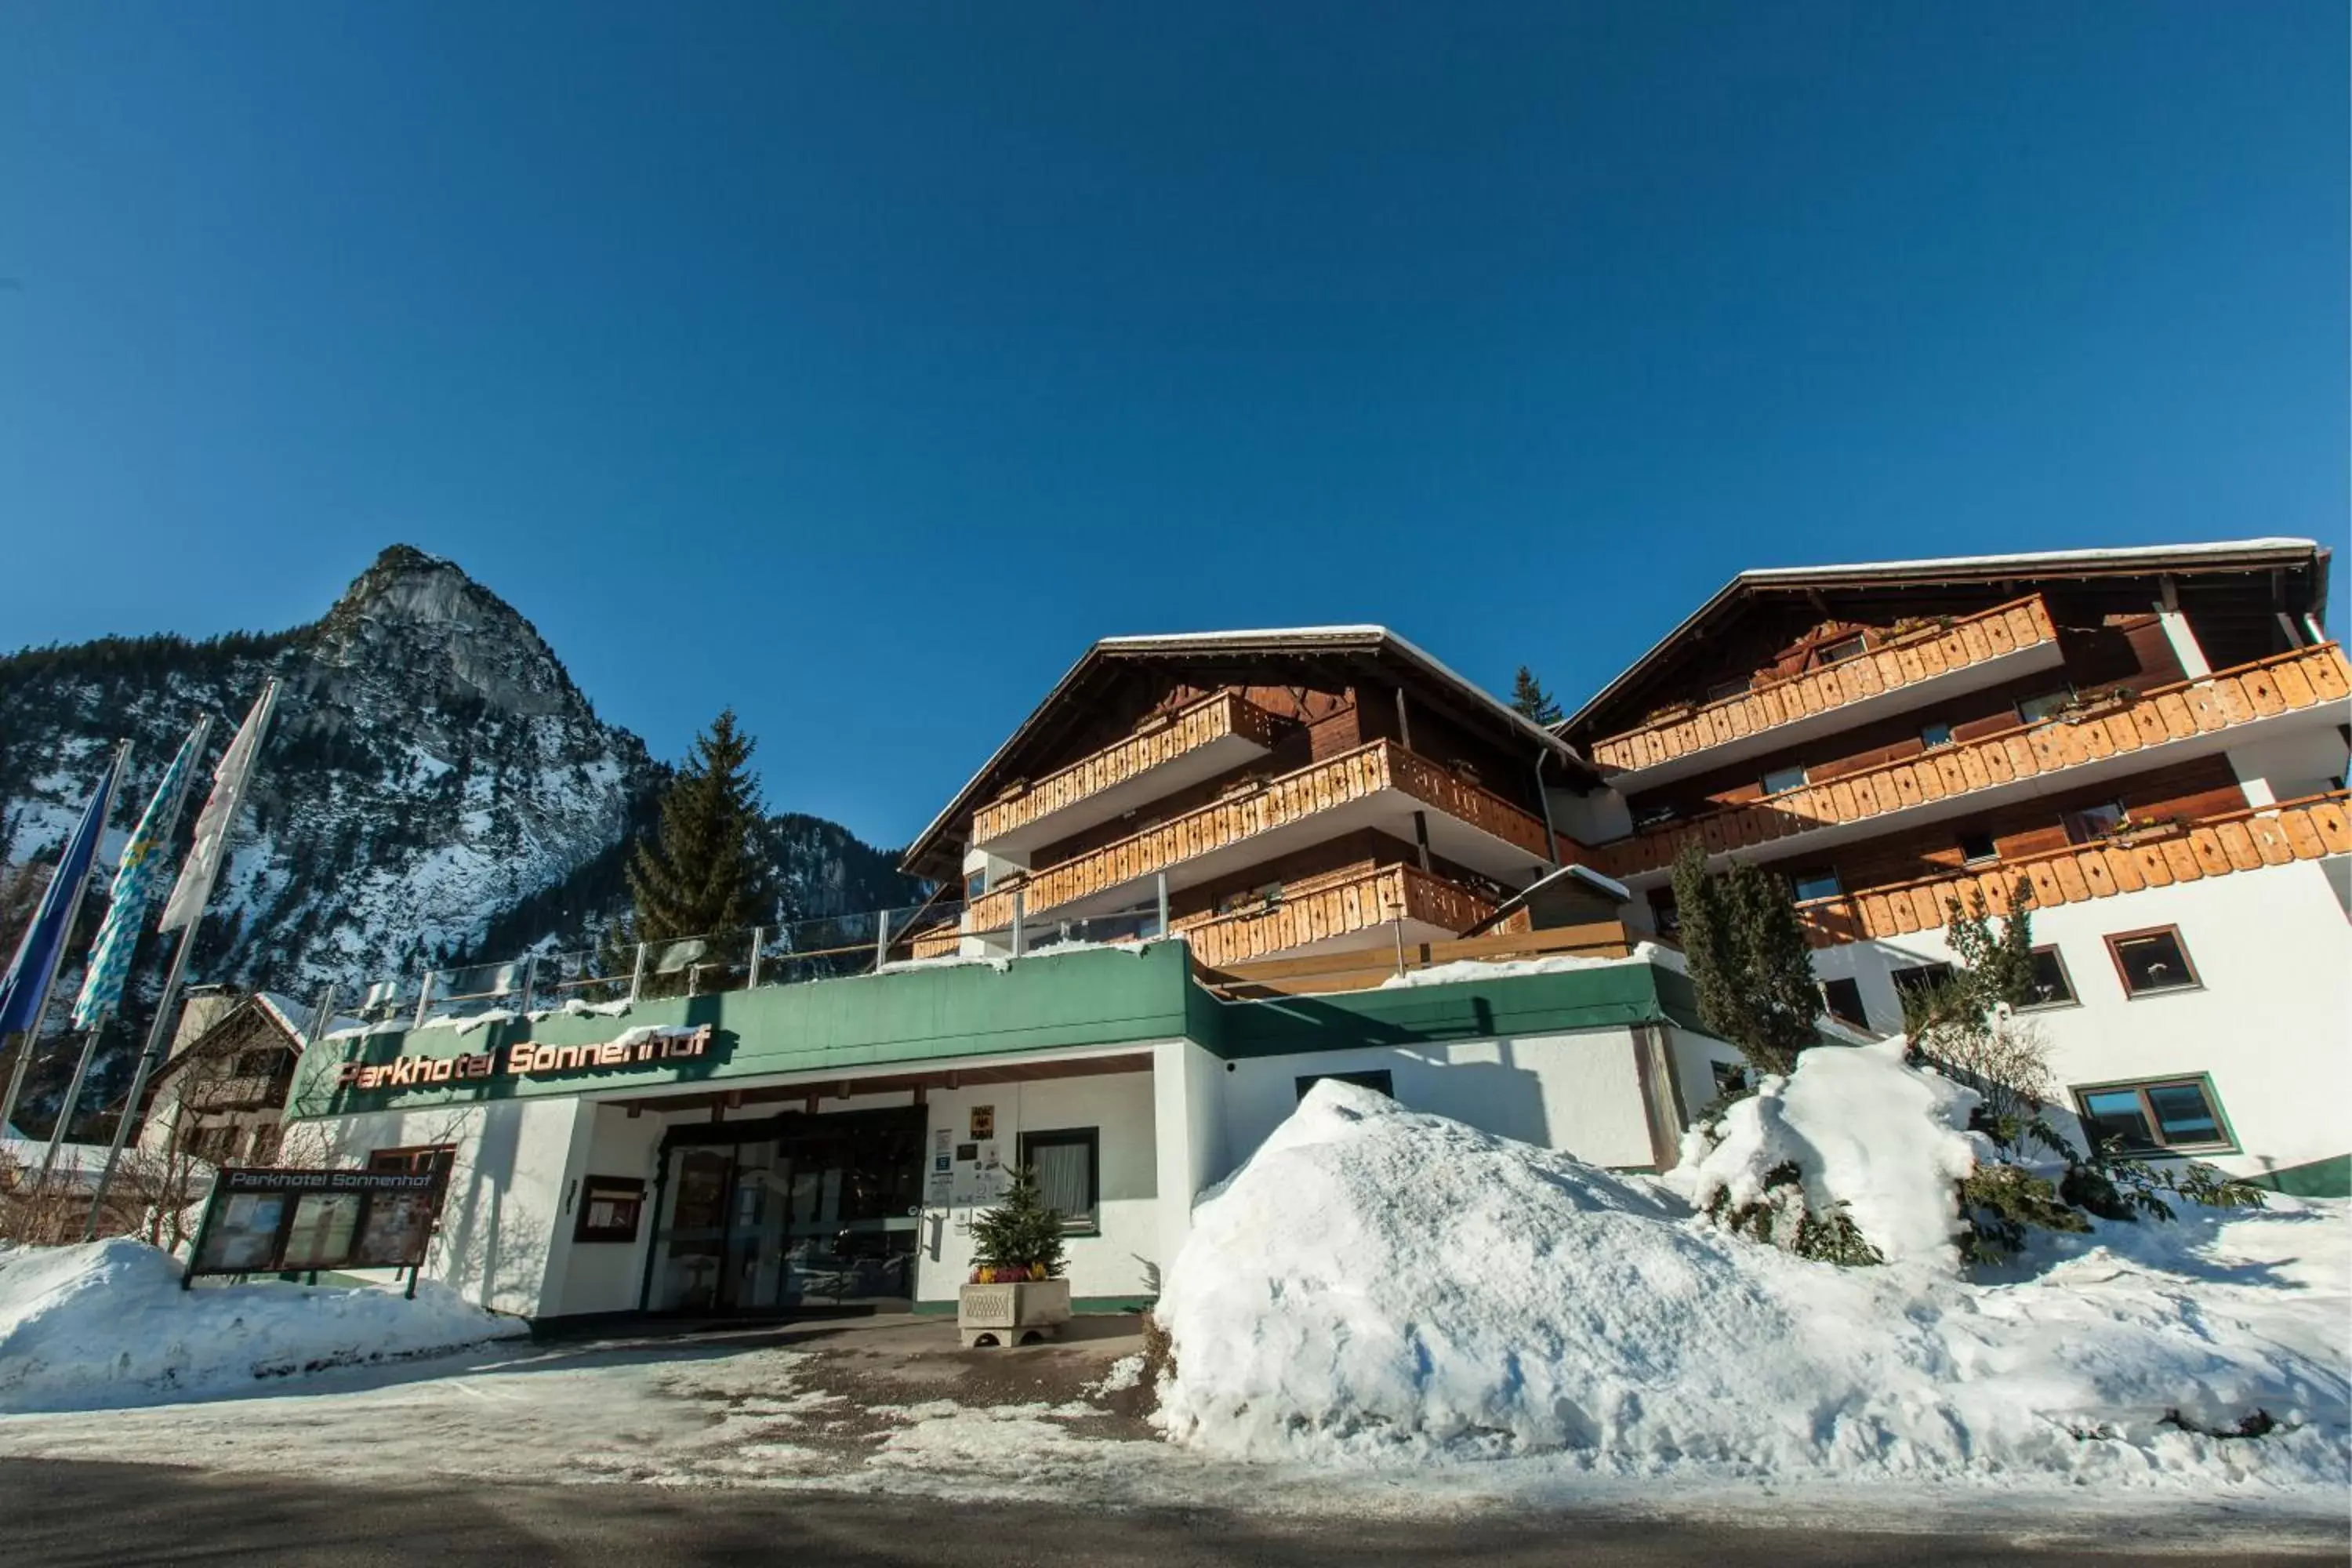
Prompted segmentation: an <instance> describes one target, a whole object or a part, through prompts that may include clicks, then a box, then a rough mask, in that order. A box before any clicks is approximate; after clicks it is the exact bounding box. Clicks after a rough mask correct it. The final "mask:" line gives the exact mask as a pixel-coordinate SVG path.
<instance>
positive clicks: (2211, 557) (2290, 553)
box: [1557, 536, 2328, 735]
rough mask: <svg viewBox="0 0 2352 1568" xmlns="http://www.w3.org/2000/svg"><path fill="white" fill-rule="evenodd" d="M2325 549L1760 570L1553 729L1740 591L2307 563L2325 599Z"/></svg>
mask: <svg viewBox="0 0 2352 1568" xmlns="http://www.w3.org/2000/svg"><path fill="white" fill-rule="evenodd" d="M2327 560H2328V552H2327V551H2326V550H2324V549H2322V548H2321V547H2320V544H2319V542H2318V541H2316V540H2312V539H2295V538H2291V537H2284V536H2277V537H2263V538H2260V539H2220V540H2207V541H2203V542H2197V543H2189V544H2147V545H2135V546H2116V547H2106V548H2100V549H2094V550H2032V551H2021V552H2012V553H2009V554H2001V555H1942V556H1928V557H1924V558H1921V559H1918V560H1912V561H1866V562H1858V563H1852V564H1848V565H1842V566H1766V567H1757V568H1751V569H1750V570H1748V571H1746V572H1742V573H1740V574H1738V576H1736V577H1734V578H1732V579H1731V581H1730V582H1728V583H1727V584H1724V585H1723V586H1722V587H1721V588H1720V589H1718V590H1717V592H1716V593H1715V595H1713V596H1712V597H1710V598H1709V599H1708V600H1707V601H1706V603H1705V604H1703V605H1700V606H1699V607H1698V608H1697V609H1696V610H1693V611H1692V612H1691V613H1690V614H1689V615H1688V616H1685V617H1684V618H1683V620H1682V623H1681V624H1680V625H1679V626H1675V629H1674V630H1672V631H1670V632H1668V633H1667V634H1666V635H1665V636H1664V637H1660V638H1659V639H1658V640H1657V641H1656V642H1655V643H1654V644H1652V645H1651V646H1650V647H1649V648H1648V650H1647V651H1645V652H1644V653H1643V655H1642V656H1641V658H1637V659H1635V660H1633V663H1631V664H1629V665H1627V666H1626V667H1625V668H1624V669H1623V670H1622V671H1620V672H1619V673H1618V675H1617V676H1616V677H1615V678H1614V679H1612V680H1611V681H1610V682H1609V683H1608V684H1607V685H1605V686H1603V687H1602V688H1601V689H1600V690H1598V691H1596V692H1594V693H1593V694H1592V695H1591V697H1590V698H1588V699H1587V700H1585V703H1584V705H1583V706H1582V707H1580V708H1579V709H1578V710H1576V711H1575V712H1573V713H1571V714H1570V715H1569V716H1568V717H1567V718H1566V719H1564V720H1562V721H1560V722H1559V725H1558V726H1557V728H1558V729H1559V732H1560V733H1561V734H1563V735H1564V734H1568V733H1570V732H1571V731H1574V730H1575V729H1576V727H1577V726H1578V725H1580V724H1581V723H1583V722H1584V721H1585V720H1586V719H1587V718H1589V717H1590V716H1591V714H1592V713H1593V711H1594V710H1597V709H1599V708H1600V707H1601V705H1602V704H1603V703H1605V702H1607V701H1608V700H1610V699H1611V698H1612V697H1615V696H1616V695H1617V694H1618V693H1619V692H1621V691H1622V690H1624V689H1625V688H1626V687H1628V686H1630V685H1631V684H1633V681H1635V680H1636V679H1639V678H1640V677H1641V676H1642V675H1643V673H1645V672H1646V671H1647V670H1649V669H1650V668H1651V667H1652V666H1654V664H1656V663H1657V661H1658V659H1659V658H1661V657H1662V656H1663V655H1664V653H1665V652H1666V651H1667V650H1668V649H1670V648H1672V647H1675V646H1676V645H1677V644H1679V643H1681V642H1682V641H1683V640H1684V639H1685V637H1689V636H1690V635H1691V633H1692V632H1694V631H1695V630H1696V629H1697V628H1698V627H1700V626H1704V625H1706V623H1707V622H1708V621H1710V620H1712V619H1713V618H1714V617H1715V616H1717V614H1719V613H1720V612H1721V611H1722V610H1723V609H1724V608H1725V607H1726V606H1727V605H1730V604H1731V603H1732V602H1733V601H1735V600H1737V599H1738V598H1739V597H1740V595H1742V594H1744V593H1746V592H1747V591H1748V590H1751V589H1756V588H1773V589H1780V590H1783V591H1785V590H1787V589H1790V588H1792V587H1805V588H1815V589H1830V588H1864V587H1871V586H1892V585H1897V584H1917V585H1921V586H1932V585H1936V584H1945V583H1951V584H1962V583H1983V582H1990V581H1998V580H2000V579H2002V578H2007V577H2033V576H2042V575H2046V576H2064V575H2098V576H2105V575H2111V574H2127V573H2143V572H2165V571H2168V570H2178V571H2180V572H2184V573H2193V572H2200V571H2201V572H2217V571H2222V570H2231V569H2236V570H2245V569H2252V568H2260V567H2282V566H2290V565H2309V566H2310V567H2311V568H2312V569H2313V574H2314V580H2313V596H2314V598H2315V600H2316V601H2318V602H2321V603H2324V602H2325V601H2326V570H2327Z"/></svg>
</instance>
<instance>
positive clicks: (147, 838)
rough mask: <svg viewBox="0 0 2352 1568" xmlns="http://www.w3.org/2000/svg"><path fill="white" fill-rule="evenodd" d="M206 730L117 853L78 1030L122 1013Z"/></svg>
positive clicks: (202, 725) (191, 737)
mask: <svg viewBox="0 0 2352 1568" xmlns="http://www.w3.org/2000/svg"><path fill="white" fill-rule="evenodd" d="M211 728H212V720H211V719H210V718H209V717H206V718H203V719H199V720H197V721H196V727H195V728H194V730H191V731H188V738H187V740H185V741H184V742H181V745H180V754H179V755H178V756H176V757H173V759H172V765H171V766H170V767H168V768H166V769H164V770H163V783H162V784H157V785H156V786H155V798H154V799H152V800H151V801H149V802H148V803H147V809H146V810H145V811H144V812H142V813H141V814H140V817H139V826H136V827H134V828H132V829H131V842H129V843H128V844H126V845H124V846H123V847H122V860H121V864H120V865H118V866H117V867H116V868H115V870H114V891H113V901H112V903H111V905H110V907H109V908H108V910H107V911H106V923H105V924H104V925H102V926H100V928H99V932H98V942H97V943H96V944H95V945H93V946H92V947H91V948H90V950H89V973H86V974H84V975H83V976H82V982H81V994H80V995H79V997H77V998H76V999H75V1001H74V1011H73V1021H74V1027H75V1028H77V1029H88V1028H91V1027H94V1026H96V1025H97V1023H98V1021H99V1020H100V1018H102V1017H104V1016H106V1015H108V1014H109V1013H114V1012H119V1011H121V1006H122V985H123V982H124V981H126V980H128V979H129V978H130V976H131V950H132V949H134V948H136V947H137V946H138V945H139V931H140V927H141V926H142V925H143V924H145V922H146V916H147V900H148V899H149V898H150V897H152V895H153V893H154V891H155V884H156V882H157V881H158V879H161V878H162V876H163V862H164V860H165V858H167V856H168V854H169V851H170V848H171V838H172V829H173V827H174V826H177V825H178V823H179V820H180V805H181V803H182V802H184V800H185V799H186V798H187V795H188V789H187V784H188V775H189V774H190V773H193V772H194V770H195V765H196V758H197V756H198V755H199V754H200V753H201V752H203V751H204V745H205V733H206V731H209V730H210V729H211Z"/></svg>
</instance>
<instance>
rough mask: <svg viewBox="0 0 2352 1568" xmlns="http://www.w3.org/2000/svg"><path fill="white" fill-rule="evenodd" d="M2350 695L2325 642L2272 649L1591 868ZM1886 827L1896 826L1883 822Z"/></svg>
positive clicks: (1649, 843) (1651, 865) (1624, 847)
mask: <svg viewBox="0 0 2352 1568" xmlns="http://www.w3.org/2000/svg"><path fill="white" fill-rule="evenodd" d="M2347 695H2352V669H2347V666H2346V663H2345V659H2344V655H2343V652H2342V650H2341V649H2340V648H2339V647H2336V645H2335V644H2333V643H2329V644H2325V645H2322V646H2320V647H2310V648H2300V649H2297V650H2295V651H2294V652H2292V653H2284V654H2276V655H2273V656H2272V657H2270V658H2264V659H2259V660H2256V661H2255V662H2253V663H2252V664H2248V665H2243V666H2241V667H2239V668H2235V669H2228V670H2221V671H2217V672H2215V673H2214V674H2212V675H2210V676H2204V677H2200V678H2199V679H2193V680H2186V681H2181V682H2179V683H2178V684H2176V685H2172V686H2168V687H2159V688H2157V689H2153V690H2150V691H2146V692H2140V693H2137V694H2130V695H2126V696H2120V697H2115V698H2110V699H2107V700H2102V701H2095V702H2093V703H2089V704H2086V705H2085V706H2084V708H2083V709H2081V710H2078V711H2074V712H2071V713H2068V714H2065V715H2063V716H2059V717H2054V718H2051V719H2047V720H2042V721H2038V722H2031V723H2015V724H2011V725H2010V726H2008V727H2006V728H2004V729H2002V730H2000V731H1996V732H1994V733H1992V734H1989V735H1983V736H1979V737H1974V738H1971V739H1969V740H1965V741H1963V740H1960V739H1958V738H1957V737H1956V738H1955V740H1954V741H1953V742H1952V743H1951V744H1949V745H1946V746H1940V747H1937V748H1936V749H1935V750H1933V751H1929V752H1923V753H1921V754H1920V755H1919V756H1917V757H1916V759H1908V760H1905V761H1902V762H1896V763H1886V764H1883V765H1881V766H1879V767H1875V768H1868V769H1863V770H1859V771H1856V772H1853V773H1846V774H1843V775H1841V776H1837V777H1835V778H1832V779H1829V780H1825V781H1824V782H1822V783H1818V784H1815V783H1811V782H1808V783H1807V784H1804V785H1802V786H1801V787H1799V788H1795V789H1791V790H1788V791H1785V792H1782V793H1780V794H1777V795H1767V796H1763V797H1761V798H1759V800H1758V801H1757V802H1756V803H1755V804H1754V805H1734V806H1727V807H1723V808H1719V809H1717V810H1716V811H1713V812H1710V813H1708V814H1706V815H1705V816H1700V817H1698V818H1696V819H1695V820H1690V821H1683V822H1675V823H1671V824H1668V825H1666V826H1661V827H1656V828H1653V829H1650V830H1647V831H1643V832H1639V833H1636V834H1634V835H1633V837H1628V838H1623V839H1620V840H1617V841H1615V842H1613V843H1610V844H1603V845H1598V846H1595V847H1594V848H1593V851H1592V853H1593V854H1594V856H1595V857H1596V858H1597V859H1598V861H1599V863H1600V867H1601V869H1603V870H1605V871H1607V872H1609V873H1610V874H1611V875H1612V876H1617V877H1628V876H1639V875H1641V874H1643V873H1645V872H1652V871H1657V870H1661V869H1663V868H1665V867H1667V866H1669V865H1671V864H1672V863H1673V861H1674V858H1675V855H1676V854H1677V853H1678V852H1679V851H1680V850H1681V848H1682V846H1683V845H1684V844H1685V843H1687V842H1690V841H1692V840H1694V839H1696V841H1697V842H1699V843H1701V844H1703V845H1705V846H1706V849H1707V851H1708V853H1710V854H1717V853H1730V852H1736V851H1738V850H1741V849H1745V848H1750V847H1755V846H1758V845H1761V844H1764V843H1767V842H1769V841H1771V840H1774V839H1779V838H1782V837H1789V836H1790V835H1794V834H1800V833H1804V832H1808V831H1811V830H1812V829H1814V828H1818V827H1822V826H1831V825H1833V824H1838V823H1847V822H1854V821H1860V820H1863V819H1866V818H1881V817H1885V818H1895V816H1897V814H1899V813H1901V812H1903V811H1904V810H1905V809H1906V808H1908V807H1911V806H1916V805H1921V804H1923V803H1927V802H1934V801H1941V800H1946V799H1949V798H1952V797H1954V796H1958V795H1966V794H1969V793H1970V792H1972V791H1979V790H1990V789H1991V788H1994V787H1996V786H1998V785H2000V784H2009V783H2011V782H2013V781H2015V780H2019V779H2026V778H2034V777H2039V776H2042V775H2051V774H2061V773H2063V771H2064V770H2066V769H2068V768H2071V767H2076V766H2080V765H2083V764H2084V763H2093V762H2097V761H2101V760H2104V759H2106V758H2109V757H2113V756H2117V755H2122V754H2126V753H2129V752H2138V751H2142V750H2144V749H2147V748H2150V747H2156V746H2161V745H2163V744H2164V743H2166V742H2169V741H2175V740H2181V739H2186V738H2188V737H2189V736H2193V735H2199V734H2210V733H2213V732H2216V731H2223V730H2227V729H2230V728H2231V727H2233V726H2238V725H2243V724H2250V723H2252V722H2253V721H2256V720H2258V719H2263V718H2269V717H2272V716H2274V715H2277V714H2281V713H2286V712H2290V711H2294V710H2299V709H2306V708H2310V707H2312V706H2314V705H2315V704H2319V703H2339V702H2342V701H2344V700H2346V698H2347ZM1889 826H1896V824H1895V822H1894V821H1890V822H1889Z"/></svg>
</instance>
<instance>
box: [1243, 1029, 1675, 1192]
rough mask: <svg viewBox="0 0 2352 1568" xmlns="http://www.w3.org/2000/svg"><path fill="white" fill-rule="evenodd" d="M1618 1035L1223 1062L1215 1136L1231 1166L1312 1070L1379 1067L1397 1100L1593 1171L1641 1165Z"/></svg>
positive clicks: (1641, 1135)
mask: <svg viewBox="0 0 2352 1568" xmlns="http://www.w3.org/2000/svg"><path fill="white" fill-rule="evenodd" d="M1633 1053H1634V1042H1633V1033H1632V1031H1631V1030H1627V1029H1590V1030H1584V1031H1581V1032H1579V1033H1576V1034H1570V1035H1528V1036H1519V1037H1507V1038H1501V1039H1486V1040H1463V1041H1454V1042H1449V1043H1447V1044H1444V1045H1421V1046H1374V1047H1362V1048H1359V1049H1352V1050H1337V1051H1314V1052H1307V1053H1301V1054H1298V1055H1295V1056H1280V1057H1261V1058H1255V1059H1251V1060H1244V1061H1232V1062H1227V1063H1225V1064H1224V1072H1223V1077H1224V1097H1223V1098H1224V1118H1223V1120H1224V1132H1225V1140H1226V1142H1225V1148H1226V1152H1227V1155H1228V1157H1229V1159H1230V1161H1231V1163H1232V1164H1233V1165H1234V1166H1235V1167H1238V1166H1239V1165H1240V1164H1241V1163H1243V1162H1244V1161H1246V1160H1247V1159H1248V1158H1249V1155H1250V1153H1251V1152H1252V1151H1254V1150H1255V1149H1256V1148H1257V1146H1258V1145H1259V1144H1260V1143H1263V1142H1265V1139H1266V1136H1267V1135H1268V1134H1269V1133H1271V1132H1272V1131H1274V1130H1275V1129H1276V1127H1278V1126H1280V1125H1281V1124H1282V1122H1283V1121H1284V1119H1285V1118H1286V1117H1288V1116H1289V1114H1290V1113H1291V1112H1292V1111H1293V1110H1296V1109H1297V1105H1298V1087H1297V1085H1298V1079H1300V1078H1302V1077H1305V1076H1307V1075H1308V1074H1312V1073H1341V1072H1368V1071H1376V1070H1379V1069H1381V1068H1386V1069H1387V1071H1388V1073H1389V1081H1390V1086H1391V1089H1393V1090H1394V1091H1395V1094H1396V1098H1397V1100H1398V1101H1399V1103H1401V1104H1402V1105H1404V1106H1406V1107H1408V1108H1409V1109H1411V1110H1428V1111H1434V1112H1436V1113H1437V1114H1438V1115H1441V1116H1450V1117H1453V1118H1454V1120H1455V1121H1466V1122H1468V1123H1470V1125H1472V1126H1473V1127H1477V1128H1482V1129H1484V1130H1485V1131H1489V1132H1496V1133H1500V1134H1502V1135H1503V1136H1505V1137H1507V1138H1516V1139H1518V1140H1519V1141H1520V1142H1527V1143H1536V1144H1540V1145H1542V1146H1543V1147H1545V1148H1549V1149H1562V1150H1566V1151H1567V1152H1570V1153H1571V1154H1574V1155H1575V1156H1576V1157H1577V1158H1578V1159H1580V1160H1585V1161H1588V1162H1590V1163H1593V1164H1596V1165H1615V1166H1635V1167H1643V1168H1646V1167H1648V1166H1649V1165H1650V1163H1651V1161H1652V1154H1651V1149H1650V1133H1649V1123H1648V1121H1647V1120H1646V1118H1645V1116H1644V1114H1643V1104H1642V1089H1641V1082H1640V1079H1639V1078H1638V1077H1637V1076H1636V1072H1635V1068H1634V1054H1633Z"/></svg>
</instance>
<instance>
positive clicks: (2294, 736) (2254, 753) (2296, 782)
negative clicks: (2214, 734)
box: [2228, 724, 2345, 801]
mask: <svg viewBox="0 0 2352 1568" xmlns="http://www.w3.org/2000/svg"><path fill="white" fill-rule="evenodd" d="M2228 756H2229V759H2230V768H2231V772H2233V773H2236V774H2237V775H2238V781H2239V782H2240V783H2241V784H2260V785H2263V786H2267V787H2268V789H2269V791H2270V798H2271V799H2272V800H2274V801H2278V800H2301V799H2302V798H2303V797H2304V796H2305V795H2323V794H2325V793H2326V792H2327V791H2329V790H2332V789H2337V788H2340V787H2342V780H2343V778H2344V768H2345V750H2344V737H2343V736H2342V735H2341V734H2340V733H2338V732H2337V731H2336V727H2335V726H2334V725H2332V724H2326V725H2322V724H2314V725H2311V726H2309V727H2307V728H2304V729H2299V730H2291V731H2288V732H2286V733H2285V734H2283V735H2271V736H2267V737H2265V738H2264V739H2263V740H2259V741H2256V742H2253V743H2252V744H2251V745H2245V746H2232V747H2231V749H2230V751H2229V752H2228Z"/></svg>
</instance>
